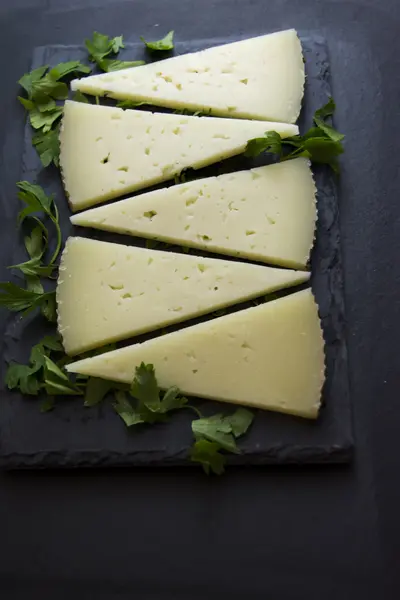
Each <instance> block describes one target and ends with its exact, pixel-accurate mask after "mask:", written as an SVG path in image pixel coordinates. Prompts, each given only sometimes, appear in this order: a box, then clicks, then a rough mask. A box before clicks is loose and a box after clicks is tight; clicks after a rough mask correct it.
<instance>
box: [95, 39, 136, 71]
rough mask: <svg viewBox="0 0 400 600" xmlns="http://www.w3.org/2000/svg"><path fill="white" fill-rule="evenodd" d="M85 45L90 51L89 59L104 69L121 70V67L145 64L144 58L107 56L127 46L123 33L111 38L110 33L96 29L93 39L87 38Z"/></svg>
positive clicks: (115, 53)
mask: <svg viewBox="0 0 400 600" xmlns="http://www.w3.org/2000/svg"><path fill="white" fill-rule="evenodd" d="M85 46H86V49H87V51H88V52H89V60H91V61H92V62H94V63H96V64H97V66H98V67H99V68H100V69H101V70H102V71H106V72H110V71H119V70H121V69H127V68H128V67H138V66H140V65H143V64H144V61H142V60H117V59H115V58H106V57H108V56H110V55H111V54H113V55H117V54H118V53H119V51H120V50H121V48H125V44H124V41H123V36H122V35H119V36H117V37H114V38H110V37H108V35H104V34H103V33H99V32H98V31H95V32H94V33H93V35H92V38H91V39H87V40H85Z"/></svg>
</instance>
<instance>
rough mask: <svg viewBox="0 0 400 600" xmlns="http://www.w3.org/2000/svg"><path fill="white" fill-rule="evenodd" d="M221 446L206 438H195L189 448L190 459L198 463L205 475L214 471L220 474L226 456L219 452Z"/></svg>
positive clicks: (222, 470)
mask: <svg viewBox="0 0 400 600" xmlns="http://www.w3.org/2000/svg"><path fill="white" fill-rule="evenodd" d="M220 450H221V446H220V445H219V444H216V443H215V442H209V441H208V440H206V439H199V440H197V441H196V442H195V443H194V444H193V446H192V448H191V450H190V459H191V460H192V461H193V462H197V463H200V464H201V466H202V467H203V469H204V471H205V473H206V474H207V475H209V474H210V471H211V473H215V474H216V475H222V473H223V472H224V470H225V469H224V467H225V463H226V457H225V455H224V454H221V452H220Z"/></svg>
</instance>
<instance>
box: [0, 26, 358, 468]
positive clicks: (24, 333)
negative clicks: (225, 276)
mask: <svg viewBox="0 0 400 600" xmlns="http://www.w3.org/2000/svg"><path fill="white" fill-rule="evenodd" d="M231 39H232V38H229V39H221V38H215V39H207V40H197V41H196V42H188V43H184V42H179V43H177V45H176V51H177V52H179V53H183V52H188V51H194V50H197V49H201V48H203V47H206V46H210V45H213V44H217V43H223V42H225V41H230V40H231ZM302 43H303V50H304V55H305V60H306V73H307V83H306V92H305V98H304V102H303V110H302V114H301V118H300V128H301V130H302V131H304V130H305V129H306V128H307V127H308V126H309V125H310V124H311V119H312V115H313V113H314V111H315V110H316V109H317V108H319V107H320V106H322V105H323V104H324V103H325V102H326V100H327V98H328V96H329V95H330V94H331V87H330V72H329V58H328V49H327V45H326V43H325V41H324V40H323V39H322V38H319V37H315V36H312V37H309V36H305V37H303V38H302ZM128 52H129V58H130V57H132V58H135V59H136V58H142V57H143V50H142V47H141V45H130V46H128V47H127V51H126V53H125V57H127V56H128ZM71 59H83V60H84V59H85V52H84V51H83V49H82V48H81V47H77V46H47V47H41V48H37V49H36V50H35V52H34V59H33V67H36V66H39V65H41V64H48V63H49V64H56V63H58V62H61V61H65V60H71ZM30 135H31V131H30V127H29V126H27V127H26V129H25V145H24V155H23V173H22V179H27V180H29V181H33V180H37V181H38V182H39V183H40V184H41V185H43V186H44V188H45V189H46V190H47V191H48V192H52V193H54V194H56V198H57V202H58V206H59V208H60V213H61V223H62V229H63V233H64V236H65V237H66V236H67V235H68V234H70V233H71V231H72V226H71V225H70V223H69V220H68V217H69V214H70V213H69V210H68V207H67V203H66V201H65V198H64V195H63V192H62V188H61V185H60V180H59V175H58V172H57V171H56V169H53V168H50V169H47V170H45V171H44V170H41V167H40V161H39V159H38V157H37V155H36V152H35V151H34V150H33V148H32V146H31V141H30ZM262 161H263V159H257V160H256V161H249V160H248V159H245V158H243V157H235V158H233V159H230V160H228V161H225V162H224V163H221V164H219V165H216V166H212V167H208V168H207V169H203V170H201V171H197V172H196V173H195V175H196V177H198V176H207V175H211V174H215V173H221V172H226V171H229V170H231V171H232V170H237V169H243V168H246V167H249V166H252V165H255V164H261V163H262ZM315 177H316V183H317V187H318V223H317V235H316V244H315V247H314V250H313V253H312V270H313V275H312V287H313V290H314V293H315V295H316V299H317V302H318V304H319V308H320V315H321V318H322V323H323V328H324V335H325V340H326V360H327V382H326V385H325V389H324V406H323V408H322V411H321V414H320V417H319V419H318V420H317V421H316V422H308V421H305V420H302V419H296V418H291V417H288V416H285V415H280V414H274V413H268V412H263V411H257V414H256V418H255V421H254V424H253V426H252V429H251V431H250V433H249V434H248V435H247V436H246V438H245V439H244V440H243V441H242V442H241V444H240V445H241V449H242V454H241V455H238V456H232V457H229V462H231V463H235V464H254V465H260V464H269V463H272V464H281V463H300V464H304V463H327V462H346V461H348V460H349V459H350V458H351V453H352V446H353V437H352V428H351V410H350V400H349V387H348V373H347V351H346V342H345V331H344V322H345V321H344V300H343V277H342V265H341V251H340V234H339V220H338V219H339V212H338V201H337V195H336V187H335V183H334V181H333V178H332V176H331V174H330V173H329V170H328V169H327V168H319V169H317V170H316V171H315ZM82 231H83V230H82V229H80V228H79V233H81V232H82ZM85 234H86V235H88V236H91V237H96V238H98V239H107V240H110V241H123V242H124V243H125V242H126V243H128V244H129V243H138V244H143V241H141V240H135V239H134V238H125V237H121V236H117V235H110V234H106V233H104V232H97V231H94V230H86V231H85ZM9 236H10V237H9V238H8V239H7V238H5V237H3V238H2V240H1V241H0V244H3V245H4V244H12V243H14V240H15V232H14V230H13V229H12V230H10V234H9ZM21 252H23V249H22V248H21V247H17V248H15V250H14V256H13V259H12V261H13V262H14V263H15V262H17V259H19V258H20V257H21V255H20V253H21ZM200 320H202V319H198V320H196V322H198V321H200ZM45 327H46V326H45V325H44V323H43V322H42V321H41V319H31V320H26V321H23V322H21V321H19V320H18V319H14V318H10V319H9V321H8V325H7V329H6V335H5V357H6V359H7V360H10V359H15V360H26V357H27V352H28V350H29V348H30V347H31V345H32V344H33V343H35V341H36V340H37V339H39V338H40V337H41V336H42V335H43V334H44V332H45ZM46 331H47V328H46ZM249 385H251V382H249ZM3 394H4V396H3V407H2V411H1V413H0V439H1V446H0V460H1V464H2V465H3V466H4V467H6V468H21V467H22V468H43V467H90V466H97V467H104V466H114V465H115V466H128V465H143V466H145V465H154V466H161V465H179V464H187V463H188V461H187V455H188V448H189V447H190V445H191V443H192V438H191V432H190V414H177V415H174V416H173V418H172V419H171V422H170V423H168V424H166V425H159V426H156V427H153V428H147V429H141V430H136V431H133V430H132V431H130V430H127V429H126V428H125V426H124V425H123V423H122V421H120V419H119V418H118V417H117V416H116V415H115V414H114V411H113V410H112V408H111V407H110V406H109V405H107V404H105V405H103V406H100V407H97V408H94V409H85V408H84V407H83V406H82V401H81V400H80V399H78V400H76V399H71V400H63V399H61V400H60V401H59V402H58V406H57V408H56V410H54V411H53V412H51V413H48V414H45V415H42V414H40V413H39V410H38V406H37V402H35V401H32V400H31V399H23V398H20V397H18V394H15V393H10V392H8V391H5V392H4V393H3ZM199 405H200V406H201V407H202V408H203V409H204V412H205V413H207V412H208V411H210V412H216V411H220V410H229V408H226V407H225V406H221V405H219V404H217V403H211V402H204V401H199ZM232 409H233V407H232ZM189 464H190V463H189Z"/></svg>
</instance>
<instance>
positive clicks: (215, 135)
mask: <svg viewBox="0 0 400 600" xmlns="http://www.w3.org/2000/svg"><path fill="white" fill-rule="evenodd" d="M268 130H274V131H277V132H278V133H279V134H280V135H281V136H282V137H287V136H291V135H296V134H297V133H298V128H297V127H296V126H295V125H287V124H284V123H266V122H264V121H244V120H238V119H218V118H212V117H187V116H182V115H177V114H164V113H151V112H146V111H140V110H123V109H122V108H112V107H109V106H97V105H93V104H84V103H81V102H66V103H65V106H64V117H63V120H62V126H61V133H60V166H61V170H62V175H63V180H64V186H65V190H66V192H67V194H68V196H69V201H70V204H71V207H72V209H73V210H78V209H81V208H85V207H87V206H92V205H93V204H97V203H99V202H103V201H104V200H108V199H110V198H115V197H117V196H121V195H123V194H126V193H128V192H132V191H134V190H138V189H140V188H144V187H147V186H149V185H152V184H155V183H159V182H161V181H166V180H167V179H171V178H172V177H174V175H175V174H177V173H180V172H181V171H182V169H185V168H186V167H194V168H199V167H203V166H205V165H209V164H211V163H213V162H216V161H219V160H221V159H223V158H228V157H230V156H234V155H235V154H240V153H241V152H243V150H244V149H245V147H246V143H247V141H248V140H249V139H251V138H254V137H259V136H262V135H263V134H264V133H265V132H266V131H268Z"/></svg>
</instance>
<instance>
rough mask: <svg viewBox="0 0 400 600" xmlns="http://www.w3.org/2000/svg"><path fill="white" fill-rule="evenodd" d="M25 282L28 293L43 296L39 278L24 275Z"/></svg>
mask: <svg viewBox="0 0 400 600" xmlns="http://www.w3.org/2000/svg"><path fill="white" fill-rule="evenodd" d="M25 281H26V289H27V290H29V291H30V292H36V293H37V294H43V292H44V289H43V286H42V284H41V282H40V279H39V277H37V276H36V275H25Z"/></svg>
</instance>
